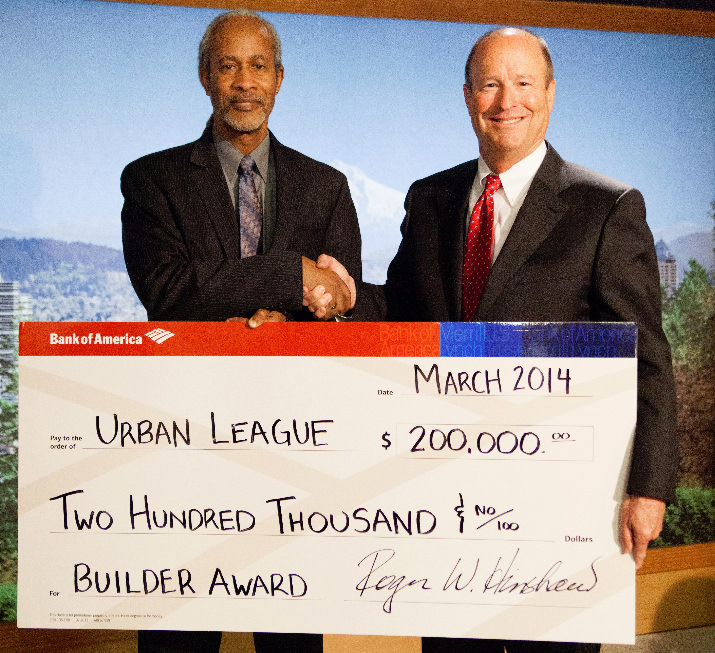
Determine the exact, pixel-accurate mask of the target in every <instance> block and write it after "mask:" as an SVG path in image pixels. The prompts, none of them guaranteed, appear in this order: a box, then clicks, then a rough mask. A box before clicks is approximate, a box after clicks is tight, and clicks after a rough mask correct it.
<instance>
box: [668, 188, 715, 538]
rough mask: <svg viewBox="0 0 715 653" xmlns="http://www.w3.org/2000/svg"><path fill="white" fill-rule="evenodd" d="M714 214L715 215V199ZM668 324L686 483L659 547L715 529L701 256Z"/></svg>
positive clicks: (707, 292)
mask: <svg viewBox="0 0 715 653" xmlns="http://www.w3.org/2000/svg"><path fill="white" fill-rule="evenodd" d="M711 217H712V218H713V219H715V201H714V202H713V203H712V204H711ZM713 241H714V243H715V228H713ZM713 249H714V251H715V247H714V248H713ZM713 272H715V271H713ZM663 328H664V330H665V333H666V335H667V336H668V340H669V342H670V346H671V349H672V352H673V366H674V369H675V381H676V388H677V395H678V440H679V442H678V444H679V447H680V474H679V477H680V478H679V485H680V487H679V488H678V491H677V501H676V502H675V503H674V504H673V505H671V506H668V510H667V512H666V517H665V526H664V529H663V533H662V534H661V537H660V538H658V540H657V541H656V542H655V545H656V546H665V545H677V544H694V543H698V542H704V541H711V540H712V539H713V533H714V532H715V487H714V486H715V482H714V481H715V469H714V467H715V463H714V461H715V419H713V417H714V416H715V287H714V286H713V278H712V275H709V274H708V271H707V270H706V269H705V268H704V267H703V266H702V265H700V264H699V263H698V262H697V261H696V260H695V259H691V260H690V261H689V263H688V269H687V271H686V273H685V277H684V279H683V281H682V282H681V283H680V285H679V286H678V288H677V289H676V291H675V292H674V293H673V296H672V297H665V295H664V301H663Z"/></svg>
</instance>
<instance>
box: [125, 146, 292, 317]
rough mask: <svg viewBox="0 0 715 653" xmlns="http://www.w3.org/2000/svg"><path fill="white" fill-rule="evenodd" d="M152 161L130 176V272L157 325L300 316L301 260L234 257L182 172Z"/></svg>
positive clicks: (285, 254)
mask: <svg viewBox="0 0 715 653" xmlns="http://www.w3.org/2000/svg"><path fill="white" fill-rule="evenodd" d="M150 161H151V159H148V160H140V161H138V162H135V163H134V164H130V165H129V166H128V167H127V168H126V169H125V171H124V173H123V174H122V180H121V189H122V194H123V195H124V199H125V201H124V207H123V209H122V237H123V243H124V253H125V260H126V264H127V271H128V272H129V276H130V278H131V281H132V284H133V285H134V288H135V290H136V292H137V295H138V296H139V299H140V300H141V302H142V304H144V307H145V308H146V309H147V314H148V316H149V319H150V320H197V321H198V320H206V321H212V320H217V321H221V320H225V319H227V318H228V317H232V316H241V315H250V314H251V313H252V312H253V311H255V310H256V309H258V308H271V309H275V310H280V311H284V312H287V311H292V310H300V309H301V304H302V267H301V255H300V253H298V252H295V251H280V252H276V253H269V254H266V255H263V256H255V257H251V258H247V259H240V258H239V257H238V255H237V253H236V254H233V255H232V254H231V253H226V252H224V251H223V250H222V248H221V245H220V243H219V241H218V239H217V238H216V235H215V233H214V232H213V226H212V225H211V223H210V221H208V220H207V219H206V218H205V217H204V213H205V211H204V209H203V207H202V206H201V204H200V202H201V199H200V198H199V197H197V195H196V193H195V192H191V189H192V184H191V180H190V179H189V178H188V175H187V176H184V177H182V174H181V169H180V168H178V167H176V166H175V169H176V170H177V172H175V173H172V172H171V171H169V170H166V169H164V168H162V166H161V165H160V164H157V163H153V164H150Z"/></svg>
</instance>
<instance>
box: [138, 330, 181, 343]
mask: <svg viewBox="0 0 715 653" xmlns="http://www.w3.org/2000/svg"><path fill="white" fill-rule="evenodd" d="M144 335H146V336H148V337H149V338H151V339H152V340H153V341H154V342H155V343H156V344H157V345H160V344H161V343H162V342H166V341H167V340H168V339H169V338H171V337H172V336H173V335H174V334H173V333H172V332H171V331H167V330H166V329H154V330H153V331H149V333H146V334H144Z"/></svg>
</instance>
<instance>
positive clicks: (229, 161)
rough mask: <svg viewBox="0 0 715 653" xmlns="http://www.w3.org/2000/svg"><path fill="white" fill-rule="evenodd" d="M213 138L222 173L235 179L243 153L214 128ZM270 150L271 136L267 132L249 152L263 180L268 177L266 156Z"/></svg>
mask: <svg viewBox="0 0 715 653" xmlns="http://www.w3.org/2000/svg"><path fill="white" fill-rule="evenodd" d="M213 139H214V144H215V145H216V153H217V154H218V158H219V161H220V162H221V167H222V168H223V171H224V174H225V175H226V177H227V178H228V179H231V178H234V179H235V177H236V174H237V172H236V171H237V170H238V164H239V163H241V159H242V158H243V157H244V154H243V153H242V152H241V151H240V150H239V149H238V148H237V147H236V146H234V145H233V144H232V143H230V142H229V141H227V140H225V139H223V138H221V136H219V135H218V134H217V133H216V130H214V132H213ZM270 151H271V136H270V134H268V135H266V137H265V138H264V139H263V140H262V141H261V142H260V143H259V144H258V146H257V147H256V149H255V150H253V152H251V158H252V159H253V160H254V161H255V163H256V168H258V173H259V174H260V175H261V177H262V178H263V180H264V181H265V180H266V179H268V156H269V154H270Z"/></svg>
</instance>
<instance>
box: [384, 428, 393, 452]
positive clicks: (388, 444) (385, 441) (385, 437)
mask: <svg viewBox="0 0 715 653" xmlns="http://www.w3.org/2000/svg"><path fill="white" fill-rule="evenodd" d="M389 435H390V434H389V433H388V432H387V431H385V432H384V433H383V434H382V441H383V442H384V443H385V444H383V445H382V448H383V449H389V448H390V445H391V444H392V442H390V439H389V437H388V436H389Z"/></svg>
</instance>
